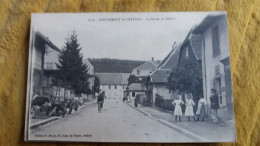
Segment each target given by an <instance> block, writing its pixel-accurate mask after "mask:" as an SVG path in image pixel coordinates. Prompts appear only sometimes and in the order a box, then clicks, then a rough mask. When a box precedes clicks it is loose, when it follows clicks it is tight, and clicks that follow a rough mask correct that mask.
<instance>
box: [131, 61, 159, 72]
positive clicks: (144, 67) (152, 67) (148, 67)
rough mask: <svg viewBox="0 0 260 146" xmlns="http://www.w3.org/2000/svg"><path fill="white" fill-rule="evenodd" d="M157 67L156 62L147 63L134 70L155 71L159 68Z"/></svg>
mask: <svg viewBox="0 0 260 146" xmlns="http://www.w3.org/2000/svg"><path fill="white" fill-rule="evenodd" d="M157 66H158V65H157V64H155V63H154V62H151V61H147V62H145V63H143V64H141V65H139V66H137V67H136V68H134V69H133V70H155V69H156V68H157Z"/></svg>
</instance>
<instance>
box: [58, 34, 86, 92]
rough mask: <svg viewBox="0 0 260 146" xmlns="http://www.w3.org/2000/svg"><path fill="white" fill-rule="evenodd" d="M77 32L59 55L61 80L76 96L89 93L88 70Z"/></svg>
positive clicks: (67, 41)
mask: <svg viewBox="0 0 260 146" xmlns="http://www.w3.org/2000/svg"><path fill="white" fill-rule="evenodd" d="M81 49H82V48H81V47H80V44H79V43H78V38H77V35H76V32H75V31H73V32H72V34H71V35H70V36H69V37H68V38H66V42H65V45H64V47H63V49H62V52H61V54H60V55H59V64H57V68H58V71H59V79H60V80H62V82H63V85H64V86H70V88H71V89H72V90H74V91H75V93H76V94H80V93H87V92H88V91H89V82H88V78H89V75H88V73H87V72H88V69H87V65H86V64H84V63H83V55H82V54H81V53H80V51H81Z"/></svg>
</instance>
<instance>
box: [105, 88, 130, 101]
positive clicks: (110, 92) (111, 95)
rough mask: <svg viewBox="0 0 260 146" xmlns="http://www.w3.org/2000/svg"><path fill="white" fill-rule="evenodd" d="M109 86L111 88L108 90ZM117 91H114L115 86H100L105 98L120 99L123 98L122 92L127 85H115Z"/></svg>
mask: <svg viewBox="0 0 260 146" xmlns="http://www.w3.org/2000/svg"><path fill="white" fill-rule="evenodd" d="M109 86H110V87H111V88H110V89H109ZM116 86H117V89H115V85H100V90H101V91H105V95H106V98H108V99H109V98H112V99H114V98H116V99H121V98H123V97H124V91H125V89H126V87H127V85H116Z"/></svg>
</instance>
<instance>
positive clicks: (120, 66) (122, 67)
mask: <svg viewBox="0 0 260 146" xmlns="http://www.w3.org/2000/svg"><path fill="white" fill-rule="evenodd" d="M89 61H90V63H91V64H92V65H93V66H94V70H95V72H96V73H131V72H132V69H134V68H135V67H137V66H139V65H141V64H143V63H144V62H145V61H133V60H120V59H109V58H101V59H97V58H92V59H89Z"/></svg>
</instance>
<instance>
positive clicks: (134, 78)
mask: <svg viewBox="0 0 260 146" xmlns="http://www.w3.org/2000/svg"><path fill="white" fill-rule="evenodd" d="M127 81H128V85H130V84H132V83H141V80H139V78H138V77H137V76H135V75H130V76H129V78H128V79H127Z"/></svg>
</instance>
